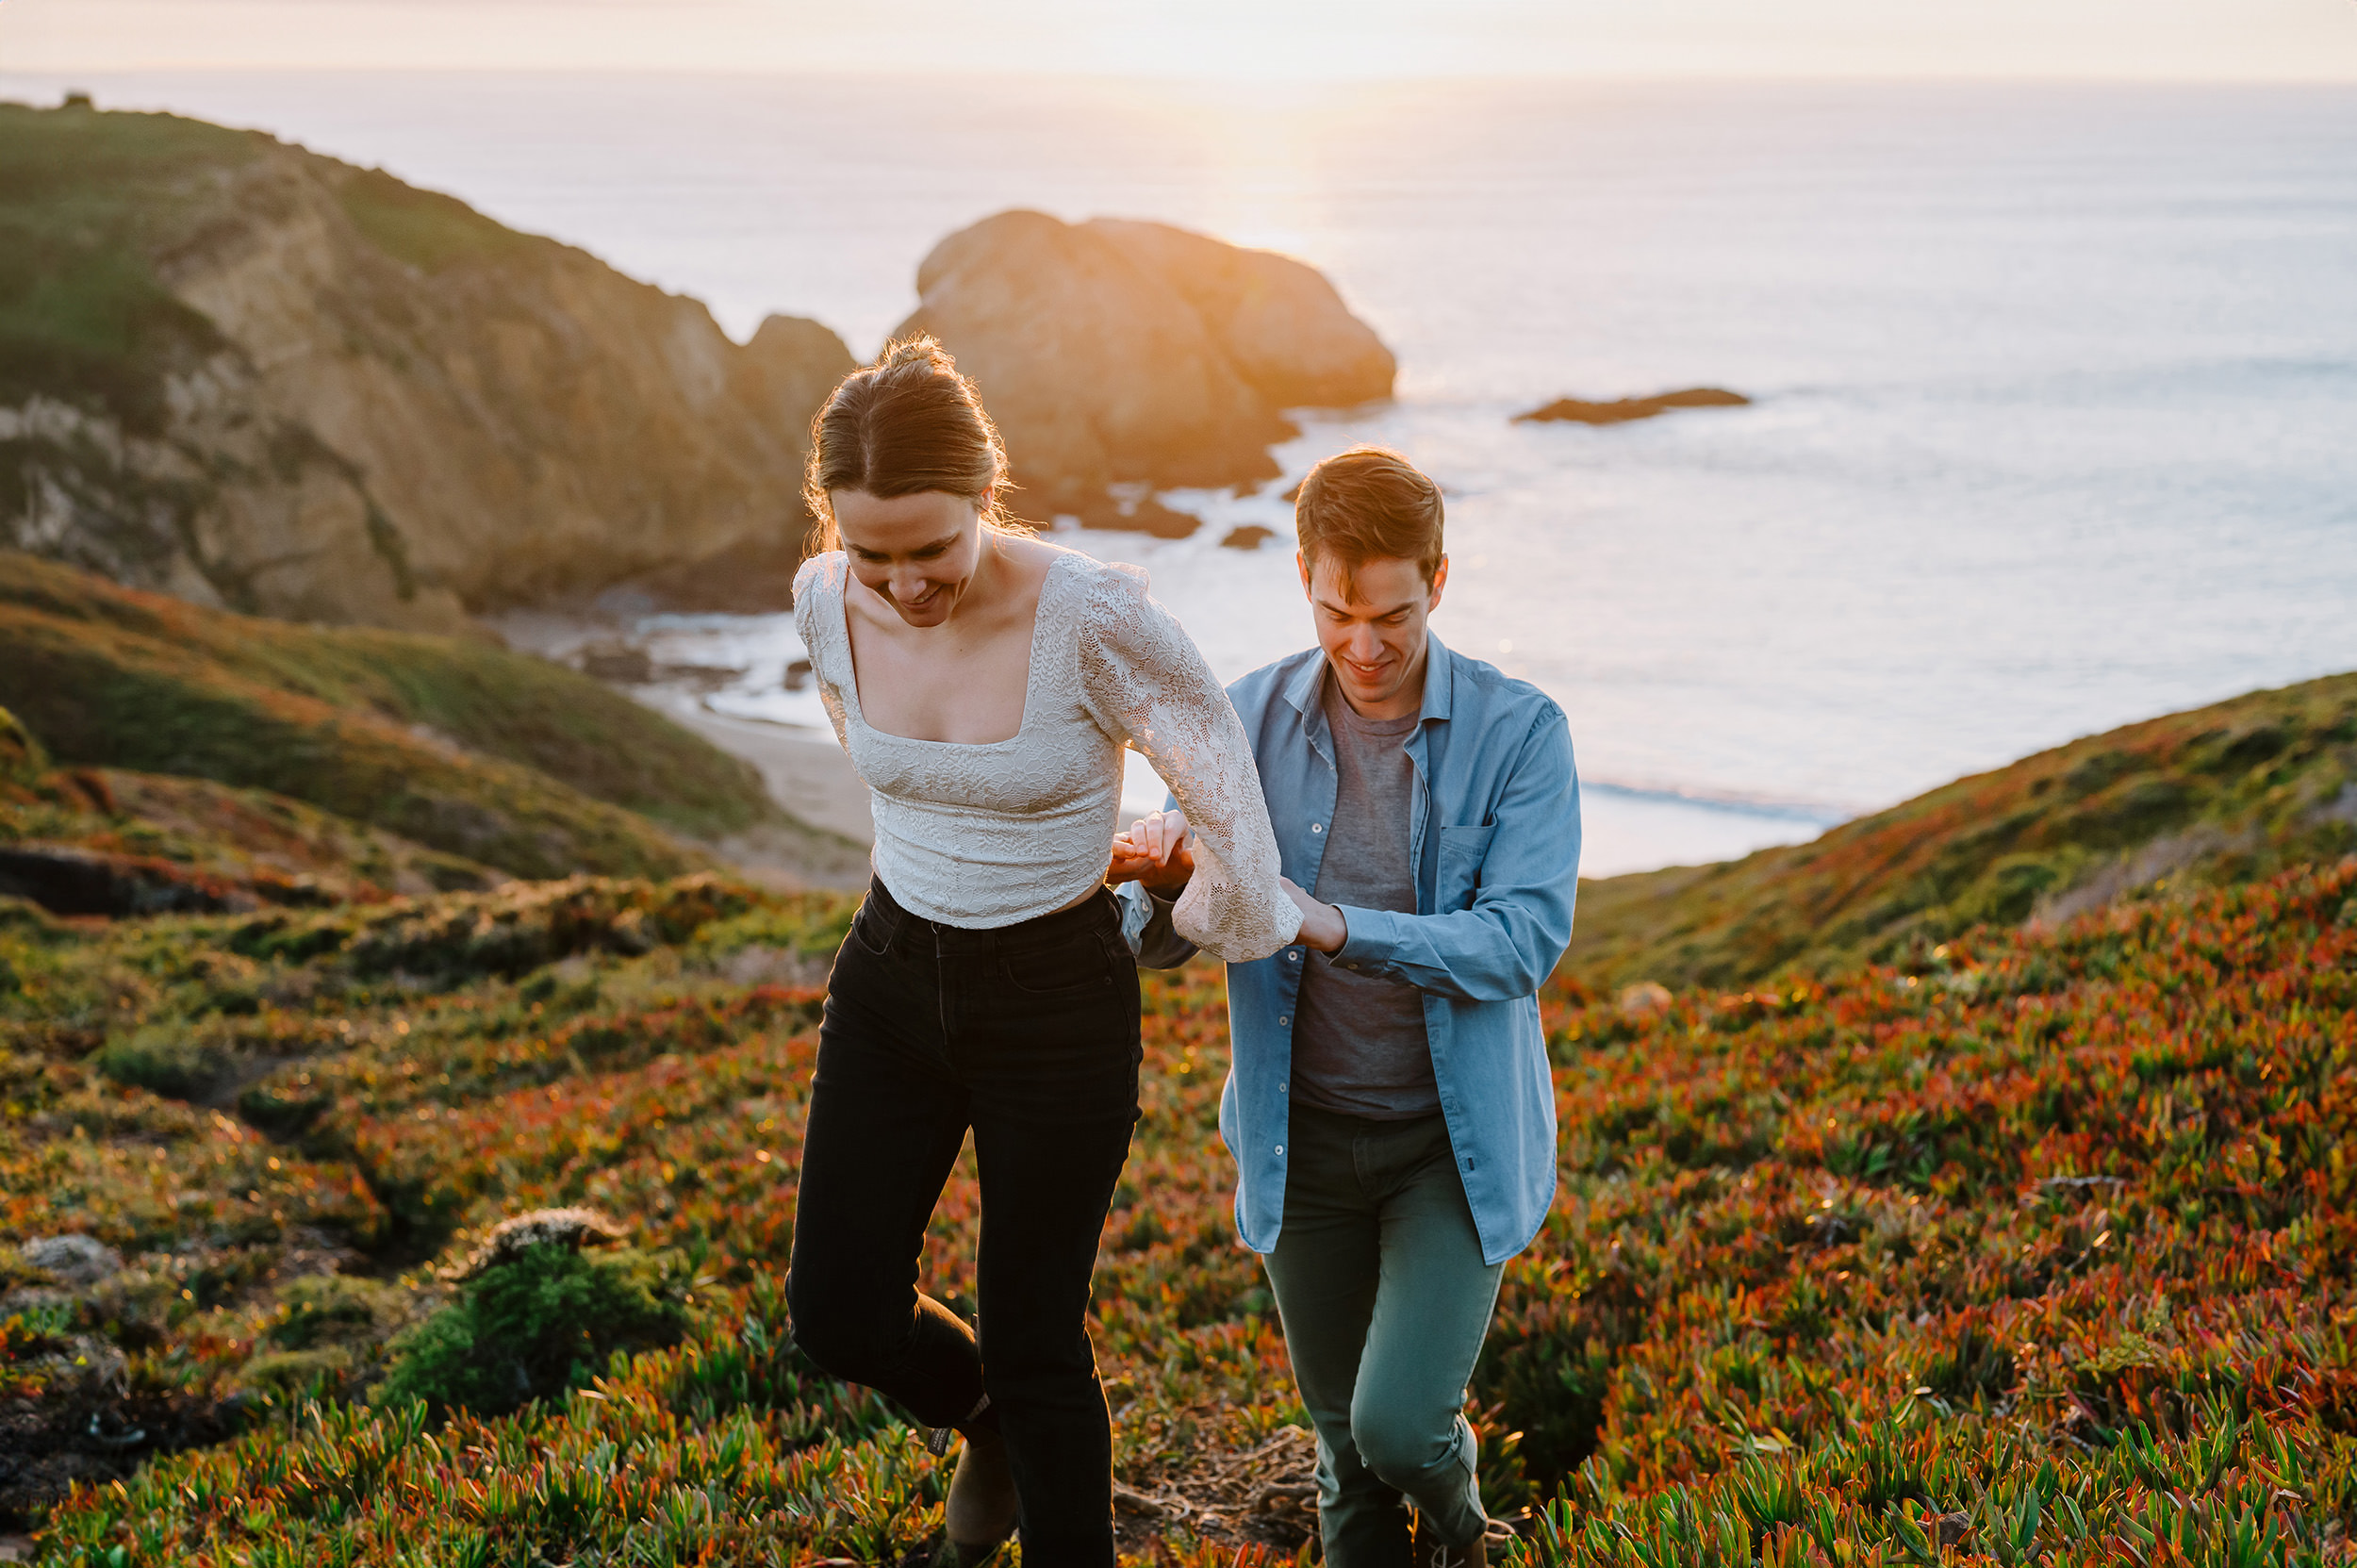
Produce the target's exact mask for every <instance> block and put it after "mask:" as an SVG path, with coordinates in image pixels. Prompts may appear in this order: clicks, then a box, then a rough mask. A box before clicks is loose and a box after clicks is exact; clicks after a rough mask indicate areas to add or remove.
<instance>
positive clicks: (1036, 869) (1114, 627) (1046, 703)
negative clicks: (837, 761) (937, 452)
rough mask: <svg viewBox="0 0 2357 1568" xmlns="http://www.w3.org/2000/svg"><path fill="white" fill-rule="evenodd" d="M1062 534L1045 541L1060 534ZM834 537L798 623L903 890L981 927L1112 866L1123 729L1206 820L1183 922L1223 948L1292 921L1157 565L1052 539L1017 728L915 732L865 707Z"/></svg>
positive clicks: (1050, 904)
mask: <svg viewBox="0 0 2357 1568" xmlns="http://www.w3.org/2000/svg"><path fill="white" fill-rule="evenodd" d="M1051 548H1052V547H1051ZM847 571H848V567H847V565H846V562H845V560H844V556H843V553H841V552H840V551H835V552H831V553H827V554H824V555H817V556H814V557H812V558H811V559H810V560H808V561H805V562H804V563H802V569H801V570H800V571H799V573H798V574H796V576H795V579H794V623H795V626H796V628H797V629H798V630H799V632H800V633H801V637H802V645H803V647H804V648H805V649H807V650H808V651H809V653H810V663H811V669H812V672H813V674H814V675H815V676H816V680H817V685H818V693H819V696H820V698H821V699H822V700H823V701H825V703H826V705H827V713H828V715H829V717H831V718H832V719H833V720H834V730H835V734H836V736H837V737H838V738H840V739H841V740H842V742H843V749H844V750H845V751H848V752H849V753H850V756H851V764H852V766H853V767H857V768H858V769H859V775H860V777H861V778H862V779H863V780H865V782H866V784H867V788H868V793H869V794H870V795H871V796H872V797H873V802H874V806H875V814H876V850H875V866H876V874H877V875H878V876H879V877H881V878H882V879H883V884H884V885H885V886H886V887H888V888H890V889H891V890H892V896H893V898H894V899H896V900H898V901H899V903H900V905H901V907H903V908H904V909H907V910H909V911H910V912H911V913H913V914H916V915H921V916H924V917H925V918H926V919H929V920H935V921H938V922H940V923H941V924H943V925H949V926H961V927H965V928H967V929H971V930H989V929H992V928H994V927H997V926H1010V925H1013V924H1014V923H1015V922H1016V921H1018V920H1028V919H1030V918H1032V917H1033V916H1040V915H1047V914H1049V913H1051V912H1053V911H1055V910H1059V909H1062V908H1063V907H1064V906H1065V905H1066V904H1069V903H1071V902H1072V901H1073V900H1076V899H1078V898H1079V897H1080V895H1081V894H1083V893H1086V892H1087V891H1088V890H1089V888H1090V887H1092V886H1094V885H1095V884H1096V883H1098V882H1100V881H1102V880H1103V878H1104V875H1105V862H1106V859H1107V857H1108V856H1109V854H1110V853H1111V847H1112V840H1113V834H1114V832H1115V831H1116V830H1117V829H1118V827H1119V825H1120V823H1119V817H1120V813H1121V778H1122V763H1121V749H1122V747H1123V746H1124V745H1129V746H1134V747H1136V748H1137V749H1138V750H1139V751H1143V752H1144V753H1146V760H1147V761H1149V762H1151V763H1152V764H1153V765H1154V769H1155V771H1156V772H1158V773H1160V774H1161V775H1162V778H1163V780H1164V781H1165V782H1167V783H1168V784H1169V785H1170V788H1171V793H1172V794H1174V795H1176V796H1177V797H1178V804H1179V806H1180V808H1181V809H1183V810H1184V811H1185V812H1186V814H1187V823H1188V826H1189V828H1190V829H1191V830H1192V831H1193V833H1194V834H1195V876H1194V879H1193V880H1192V881H1191V882H1190V883H1188V884H1187V890H1186V892H1185V893H1184V894H1183V895H1182V896H1181V897H1180V898H1179V900H1178V907H1177V908H1176V909H1175V910H1174V911H1173V912H1172V920H1173V923H1174V924H1175V925H1176V926H1177V928H1178V933H1179V934H1180V935H1182V936H1185V937H1186V938H1187V939H1188V940H1190V941H1192V942H1194V943H1195V945H1196V946H1197V947H1199V948H1201V949H1203V950H1204V951H1206V952H1208V953H1211V955H1212V956H1213V957H1216V958H1220V959H1223V960H1227V961H1228V962H1231V963H1242V962H1244V961H1247V960H1250V959H1255V958H1264V957H1266V956H1267V955H1268V954H1270V953H1272V952H1275V951H1276V950H1277V949H1278V948H1281V947H1283V946H1284V945H1285V944H1286V943H1288V942H1291V941H1292V940H1293V939H1294V934H1295V933H1297V932H1298V931H1299V930H1300V927H1301V912H1300V911H1299V910H1298V909H1296V908H1295V907H1294V902H1293V900H1291V899H1289V898H1288V897H1286V894H1285V890H1284V889H1283V888H1282V887H1280V886H1278V885H1277V877H1278V874H1279V873H1278V869H1277V867H1278V862H1277V836H1276V834H1274V833H1273V832H1271V831H1270V828H1269V818H1268V806H1267V804H1266V802H1265V801H1262V799H1261V781H1260V775H1259V773H1258V771H1257V770H1256V769H1255V768H1254V767H1253V764H1252V747H1251V744H1250V742H1248V741H1247V740H1246V739H1245V738H1244V724H1243V722H1242V721H1241V720H1239V719H1238V718H1236V710H1235V708H1234V707H1233V706H1232V705H1231V704H1230V703H1229V702H1228V694H1227V692H1225V691H1223V690H1222V689H1221V688H1220V685H1219V682H1218V680H1217V679H1215V678H1214V677H1213V676H1212V674H1211V668H1210V667H1209V666H1208V665H1206V664H1205V663H1204V662H1203V655H1202V653H1201V652H1198V651H1197V650H1196V648H1195V642H1194V640H1193V639H1192V638H1190V637H1189V636H1188V635H1187V634H1186V633H1185V631H1183V630H1182V629H1181V628H1180V627H1179V625H1178V621H1177V620H1175V619H1172V618H1171V615H1170V612H1169V611H1167V610H1165V609H1163V608H1162V606H1161V605H1160V604H1157V603H1156V602H1154V601H1153V600H1151V599H1149V598H1147V597H1146V573H1145V572H1143V571H1141V570H1139V569H1137V568H1135V567H1127V566H1108V565H1106V564H1104V563H1103V562H1100V561H1097V560H1095V559H1093V558H1091V557H1090V556H1087V555H1083V554H1081V553H1079V552H1078V551H1071V550H1063V549H1061V548H1058V549H1057V553H1056V558H1055V559H1054V560H1053V561H1051V562H1050V563H1049V564H1048V568H1047V580H1046V581H1045V582H1044V583H1042V584H1041V586H1040V590H1039V612H1038V618H1037V619H1036V621H1035V622H1034V623H1033V627H1032V631H1031V672H1030V685H1029V686H1028V687H1027V688H1026V690H1025V693H1024V699H1023V722H1022V726H1021V728H1020V729H1019V730H1017V731H1016V733H1015V734H1014V738H1012V739H1009V740H1000V741H993V742H991V743H989V744H987V745H980V746H973V745H964V744H961V743H958V742H954V741H946V740H912V739H909V738H908V737H906V736H904V735H895V734H885V733H884V732H882V731H881V730H876V729H871V728H869V726H868V724H867V721H866V719H865V718H864V717H863V716H862V715H861V713H860V705H859V682H858V679H857V677H856V676H855V675H854V673H853V671H852V668H851V639H850V632H849V627H848V626H847V624H846V623H845V620H844V603H843V590H844V582H845V577H846V574H847Z"/></svg>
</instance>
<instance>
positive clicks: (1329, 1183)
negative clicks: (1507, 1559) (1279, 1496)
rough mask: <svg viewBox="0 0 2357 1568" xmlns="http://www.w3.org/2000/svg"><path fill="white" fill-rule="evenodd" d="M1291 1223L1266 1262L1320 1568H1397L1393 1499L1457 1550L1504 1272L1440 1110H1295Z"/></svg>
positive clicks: (1466, 1525)
mask: <svg viewBox="0 0 2357 1568" xmlns="http://www.w3.org/2000/svg"><path fill="white" fill-rule="evenodd" d="M1290 1120H1291V1122H1292V1130H1291V1131H1290V1132H1289V1133H1288V1134H1287V1142H1288V1143H1290V1144H1291V1145H1292V1146H1293V1147H1292V1150H1291V1152H1290V1153H1289V1155H1288V1156H1287V1158H1286V1163H1285V1221H1284V1226H1283V1229H1282V1230H1279V1231H1278V1233H1277V1250H1276V1251H1274V1252H1272V1253H1270V1254H1269V1255H1268V1257H1267V1258H1266V1260H1265V1262H1266V1263H1267V1266H1268V1277H1269V1284H1270V1285H1271V1286H1272V1287H1273V1288H1274V1289H1275V1291H1276V1293H1277V1311H1278V1312H1280V1313H1281V1314H1283V1317H1284V1320H1285V1347H1286V1350H1287V1351H1288V1353H1289V1354H1290V1355H1291V1356H1292V1357H1293V1363H1294V1381H1295V1382H1296V1383H1298V1384H1299V1385H1300V1387H1301V1401H1302V1403H1303V1404H1305V1405H1307V1406H1308V1407H1309V1410H1310V1421H1311V1422H1312V1423H1313V1424H1314V1425H1315V1426H1316V1427H1317V1431H1318V1522H1319V1527H1320V1530H1321V1532H1322V1533H1323V1535H1324V1536H1325V1539H1326V1561H1327V1565H1328V1568H1407V1564H1408V1561H1409V1528H1408V1512H1407V1510H1406V1508H1405V1507H1403V1506H1402V1505H1403V1498H1404V1499H1405V1501H1406V1502H1408V1503H1412V1504H1414V1505H1415V1507H1416V1509H1417V1510H1419V1511H1421V1512H1422V1513H1423V1514H1424V1516H1425V1521H1426V1528H1427V1529H1436V1530H1438V1531H1439V1533H1440V1537H1441V1539H1442V1540H1443V1541H1445V1542H1447V1543H1450V1544H1451V1545H1470V1544H1471V1543H1473V1541H1474V1539H1475V1537H1476V1536H1478V1535H1480V1534H1481V1531H1482V1527H1483V1526H1484V1525H1485V1524H1486V1523H1487V1520H1486V1518H1485V1516H1484V1515H1483V1513H1482V1511H1481V1493H1480V1488H1479V1486H1478V1484H1477V1482H1476V1481H1475V1475H1474V1463H1475V1444H1474V1434H1473V1428H1471V1427H1469V1426H1467V1425H1466V1423H1465V1418H1464V1415H1463V1413H1462V1411H1463V1407H1464V1403H1465V1383H1466V1380H1467V1379H1468V1378H1471V1377H1472V1376H1473V1366H1474V1359H1475V1357H1477V1356H1478V1355H1480V1353H1481V1340H1482V1336H1483V1335H1485V1334H1487V1333H1488V1332H1489V1330H1490V1313H1491V1311H1492V1309H1493V1308H1494V1307H1495V1306H1496V1305H1497V1296H1498V1274H1499V1267H1498V1266H1496V1265H1492V1264H1489V1263H1483V1262H1482V1261H1481V1237H1480V1235H1479V1234H1478V1233H1477V1232H1476V1231H1475V1229H1474V1221H1473V1212H1472V1211H1471V1210H1470V1209H1468V1208H1467V1207H1466V1205H1465V1188H1464V1183H1463V1182H1461V1181H1460V1180H1459V1179H1458V1175H1457V1162H1456V1159H1455V1156H1454V1154H1453V1153H1452V1151H1451V1149H1450V1147H1449V1141H1448V1128H1447V1127H1446V1125H1445V1124H1444V1123H1443V1122H1442V1119H1441V1117H1440V1115H1439V1114H1433V1115H1430V1116H1425V1117H1420V1118H1418V1119H1417V1120H1415V1121H1408V1122H1378V1121H1362V1120H1360V1118H1358V1117H1356V1116H1343V1115H1337V1114H1333V1113H1331V1112H1325V1111H1317V1110H1312V1109H1311V1108H1310V1107H1308V1106H1304V1105H1295V1106H1294V1108H1293V1114H1292V1116H1291V1118H1290Z"/></svg>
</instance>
